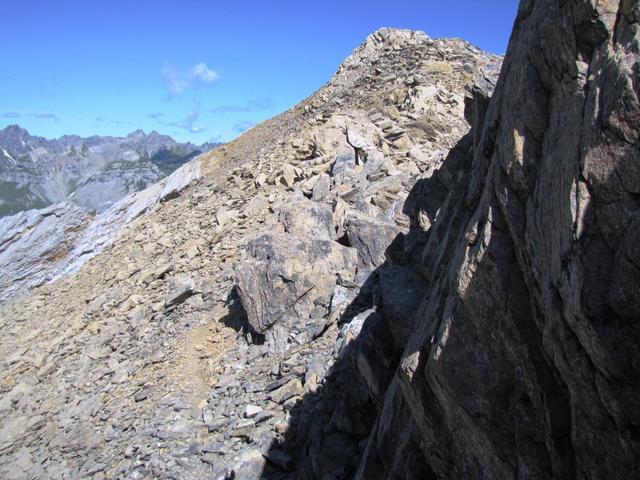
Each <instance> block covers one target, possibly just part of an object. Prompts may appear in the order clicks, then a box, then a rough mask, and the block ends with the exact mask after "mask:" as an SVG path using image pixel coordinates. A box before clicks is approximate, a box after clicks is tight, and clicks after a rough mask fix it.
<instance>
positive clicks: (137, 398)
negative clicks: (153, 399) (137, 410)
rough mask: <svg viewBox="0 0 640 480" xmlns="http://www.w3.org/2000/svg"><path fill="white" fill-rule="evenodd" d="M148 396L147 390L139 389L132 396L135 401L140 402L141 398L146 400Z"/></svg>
mask: <svg viewBox="0 0 640 480" xmlns="http://www.w3.org/2000/svg"><path fill="white" fill-rule="evenodd" d="M148 397H149V392H148V391H147V390H140V391H139V392H138V393H136V394H135V395H134V396H133V399H134V400H135V401H136V402H141V401H143V400H146V399H147V398H148Z"/></svg>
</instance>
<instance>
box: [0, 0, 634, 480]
mask: <svg viewBox="0 0 640 480" xmlns="http://www.w3.org/2000/svg"><path fill="white" fill-rule="evenodd" d="M639 21H640V5H639V4H638V2H635V1H626V0H623V1H619V2H617V1H609V2H597V3H594V2H590V1H586V0H569V1H563V2H560V1H558V0H539V1H537V2H533V1H528V0H525V1H523V2H522V3H521V5H520V9H519V12H518V17H517V19H516V22H515V26H514V31H513V34H512V38H511V41H510V44H509V48H508V51H507V54H506V56H505V57H504V58H502V57H497V56H494V55H490V54H487V53H484V52H482V51H480V50H479V49H477V48H475V47H474V46H472V45H470V44H469V43H467V42H465V41H462V40H457V39H432V38H429V37H428V36H427V35H425V34H423V33H421V32H412V31H406V30H393V29H382V30H379V31H377V32H375V33H374V34H372V35H371V36H369V37H368V38H367V40H366V41H365V43H364V44H363V45H362V46H360V47H359V48H358V49H357V50H355V51H354V52H353V54H352V55H351V56H350V57H349V58H348V59H347V60H346V61H345V62H344V63H343V65H342V66H341V67H340V69H339V70H338V72H337V73H336V74H335V76H334V77H333V78H332V79H331V80H330V81H329V83H327V84H326V85H325V86H324V87H323V88H321V89H320V90H319V91H318V92H316V93H315V94H313V95H312V96H311V97H309V98H308V99H306V100H305V101H303V102H302V103H300V104H299V105H297V106H296V107H294V108H292V109H291V110H289V111H287V112H285V113H283V114H281V115H280V116H277V117H275V118H273V119H271V120H269V121H267V122H264V123H262V124H260V125H258V126H256V127H254V128H252V129H251V130H249V131H248V132H246V133H245V134H244V135H243V136H241V137H239V138H238V139H237V140H235V141H233V142H231V143H229V144H227V145H225V146H222V147H220V148H218V149H215V150H213V151H211V152H208V153H205V154H202V155H200V156H199V157H198V158H197V159H196V160H195V161H193V162H192V163H189V164H187V165H185V167H183V168H187V170H185V171H183V172H182V173H178V175H177V176H176V177H174V178H173V180H172V179H171V177H169V179H167V180H166V181H165V183H162V184H159V186H154V187H151V189H150V190H145V191H143V192H139V193H138V194H135V195H133V196H131V197H126V198H125V199H123V202H124V203H123V204H122V208H120V209H119V210H118V211H117V212H116V211H114V212H112V216H111V217H109V218H111V219H112V220H113V219H117V220H114V221H115V222H116V223H108V222H106V221H105V222H103V223H100V224H99V225H102V227H103V230H100V229H99V228H98V227H93V228H95V229H96V230H95V232H102V231H107V232H109V234H108V235H109V239H108V241H105V242H103V243H102V247H101V248H100V249H95V251H93V250H92V244H93V243H94V240H92V239H95V238H98V237H97V236H96V235H94V236H91V235H89V236H86V235H85V236H84V237H83V238H84V243H83V242H82V241H79V240H78V239H77V238H75V237H74V238H73V239H71V240H70V243H69V245H72V247H70V248H68V249H66V250H61V251H60V252H59V253H56V254H55V255H52V253H51V252H52V251H54V250H55V247H53V246H52V247H51V248H49V247H48V246H47V244H46V242H45V239H44V238H43V235H42V234H41V233H38V227H37V226H35V227H33V228H31V227H29V228H23V227H20V226H19V225H13V226H12V227H11V228H12V229H13V230H11V231H13V232H15V233H14V234H12V235H10V236H7V237H6V238H8V239H9V240H2V241H0V255H1V254H3V251H6V248H7V247H5V245H9V246H10V248H11V249H13V251H14V252H18V251H19V249H20V248H22V246H23V245H24V244H23V243H22V242H32V244H36V245H41V246H42V249H41V250H40V251H41V252H43V253H40V254H38V255H35V254H34V255H32V256H31V257H30V258H31V260H30V261H29V262H28V264H27V265H22V266H20V265H18V264H17V263H15V262H16V261H17V260H16V259H17V258H25V257H24V255H23V256H22V257H20V255H18V254H12V256H7V257H5V258H6V259H7V260H6V261H7V265H9V267H10V268H11V269H14V271H15V272H16V274H15V276H16V278H15V279H14V280H13V281H11V282H9V285H11V284H13V282H15V281H18V280H19V279H20V274H19V273H17V272H19V271H21V270H22V271H25V269H31V270H34V269H35V270H38V271H42V270H43V269H46V268H47V263H48V262H49V263H50V262H52V261H53V262H54V263H57V262H62V263H59V265H61V266H60V267H59V269H58V270H56V273H55V275H53V274H52V275H51V276H50V278H49V277H48V278H47V279H45V280H42V281H40V282H36V283H34V284H30V285H25V286H24V289H23V290H22V294H21V295H20V296H15V297H11V295H10V296H9V297H11V298H8V299H7V300H10V301H7V302H6V304H5V305H4V307H2V309H1V310H0V338H2V340H1V342H0V362H2V369H0V477H2V478H7V479H14V478H15V479H22V478H52V479H54V478H55V479H58V478H123V479H124V478H134V479H135V478H139V479H142V478H175V479H203V478H213V479H225V478H228V479H231V478H235V479H258V478H265V479H266V478H268V479H298V478H302V479H347V478H349V479H350V478H358V479H382V478H385V479H386V478H405V479H409V478H416V479H417V478H420V479H422V478H426V479H435V478H442V479H447V478H468V479H476V478H491V479H493V478H495V479H498V478H500V479H503V478H527V479H528V478H539V479H543V478H545V479H546V478H558V479H564V478H594V479H595V478H636V477H638V474H639V473H640V472H639V471H638V469H639V465H640V440H639V438H638V431H639V428H640V419H639V418H638V412H639V411H640V408H639V407H640V405H639V404H638V403H639V400H638V399H639V398H640V395H639V394H640V392H639V391H638V390H639V388H640V381H639V380H640V378H639V377H640V352H639V351H638V344H639V340H640V332H639V331H638V327H637V325H636V323H637V322H635V321H634V319H636V318H637V317H638V312H636V310H637V309H638V305H640V293H639V292H640V288H639V285H640V274H639V273H638V272H639V270H638V269H639V268H640V251H639V250H638V249H637V248H636V244H635V241H634V240H635V239H636V238H637V236H638V232H637V231H638V225H640V223H639V220H638V211H639V210H638V207H639V205H638V198H639V197H638V193H639V192H640V190H638V185H640V170H639V169H638V165H639V163H638V160H639V158H640V157H639V153H638V152H639V147H640V131H639V130H638V129H639V125H640V121H639V120H640V104H639V102H638V95H639V94H640V92H639V91H638V87H637V86H638V84H639V81H640V78H639V77H638V75H639V72H640V65H639V50H640V34H639V32H638V22H639ZM190 172H191V173H190ZM154 189H155V190H154ZM145 192H146V193H145ZM146 199H151V200H149V201H147V200H146ZM125 205H126V206H125ZM134 205H138V206H140V205H144V207H143V208H137V207H134ZM60 208H62V209H66V210H68V211H72V210H73V207H72V206H65V207H60ZM127 212H129V213H127ZM38 215H39V216H40V220H38V219H37V217H38ZM50 217H56V218H67V219H68V218H72V216H67V214H66V213H59V214H56V213H53V212H52V213H50V214H48V215H43V214H41V213H29V212H26V213H25V218H24V220H23V224H27V225H32V224H33V225H42V224H43V223H44V222H50V224H49V226H48V227H47V228H48V229H51V228H57V227H54V225H58V223H57V222H56V220H54V219H50ZM30 222H31V223H30ZM95 222H96V219H91V220H90V221H89V222H88V224H89V225H93V224H95ZM83 225H84V224H83ZM110 225H116V226H115V227H113V228H112V227H111V226H110ZM88 228H90V227H86V226H74V224H73V223H71V224H70V226H69V228H67V229H66V230H65V231H67V232H69V231H75V230H76V229H77V230H78V231H79V232H86V231H89V230H87V229H88ZM9 230H10V229H8V228H7V231H9ZM65 235H67V234H61V236H60V238H61V239H62V238H68V237H67V236H65ZM82 235H84V234H83V233H78V237H80V236H82ZM105 235H106V234H105ZM99 238H102V237H99ZM34 242H35V243H34ZM57 242H58V240H55V239H52V240H51V243H52V244H57ZM81 245H84V246H81ZM3 249H4V250H3ZM85 250H87V251H92V252H93V253H91V255H90V256H88V258H83V259H82V260H81V261H77V259H79V258H81V257H82V252H83V251H85ZM47 252H48V253H47ZM73 252H76V253H73ZM52 257H55V258H52ZM58 257H60V258H58Z"/></svg>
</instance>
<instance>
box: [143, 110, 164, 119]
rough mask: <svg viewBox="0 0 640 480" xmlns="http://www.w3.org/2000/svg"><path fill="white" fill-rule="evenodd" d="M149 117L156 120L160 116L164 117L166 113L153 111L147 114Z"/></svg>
mask: <svg viewBox="0 0 640 480" xmlns="http://www.w3.org/2000/svg"><path fill="white" fill-rule="evenodd" d="M147 117H149V118H153V119H154V120H157V119H158V118H162V117H164V113H162V112H153V113H150V114H149V115H147Z"/></svg>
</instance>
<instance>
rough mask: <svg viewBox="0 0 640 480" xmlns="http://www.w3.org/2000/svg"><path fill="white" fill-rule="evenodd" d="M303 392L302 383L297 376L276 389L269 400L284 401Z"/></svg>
mask: <svg viewBox="0 0 640 480" xmlns="http://www.w3.org/2000/svg"><path fill="white" fill-rule="evenodd" d="M301 394H302V383H300V380H298V379H297V378H294V379H293V380H290V381H289V382H287V383H286V384H284V385H283V386H282V387H280V388H278V389H277V390H274V391H273V392H271V394H270V395H269V400H271V401H273V402H276V403H283V402H285V401H286V400H289V399H290V398H292V397H295V396H296V395H301Z"/></svg>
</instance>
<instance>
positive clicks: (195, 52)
mask: <svg viewBox="0 0 640 480" xmlns="http://www.w3.org/2000/svg"><path fill="white" fill-rule="evenodd" d="M517 4H518V2H517V1H515V0H485V1H479V0H457V1H451V2H443V1H438V0H423V1H418V0H415V1H405V0H395V1H388V0H387V1H378V0H369V1H348V0H341V1H333V0H327V1H322V2H303V1H300V0H298V1H277V0H273V1H264V0H263V1H241V0H236V1H212V0H209V1H195V0H180V1H166V0H156V1H142V0H139V1H134V0H129V1H122V0H111V1H106V0H105V1H92V0H84V1H66V0H58V1H52V0H41V1H33V0H19V1H18V0H16V1H11V0H0V18H1V19H2V25H1V26H0V128H3V127H5V126H6V125H9V124H12V123H17V124H19V125H21V126H23V127H24V128H27V129H28V130H29V131H30V132H31V133H32V134H36V135H41V136H44V137H48V138H51V137H57V136H60V135H63V134H65V133H69V134H78V135H82V136H88V135H93V134H96V135H125V134H127V133H128V132H131V131H133V130H135V129H138V128H141V129H143V130H145V131H146V132H149V131H151V130H154V129H155V130H157V131H159V132H161V133H166V134H169V135H172V136H173V137H174V138H176V139H178V140H180V141H187V140H190V141H193V142H196V143H202V142H205V141H208V140H223V141H228V140H230V139H232V138H234V137H235V136H237V135H238V133H239V132H241V131H242V130H243V129H245V128H247V127H248V126H250V125H252V124H253V123H255V122H259V121H262V120H264V119H266V118H269V117H272V116H273V115H275V114H277V113H279V112H281V111H283V110H286V109H287V108H289V107H291V106H293V105H295V104H296V103H297V102H299V101H300V100H302V99H303V98H305V97H307V96H308V95H309V94H311V93H312V92H314V91H315V90H316V89H318V88H319V87H321V86H322V85H323V84H324V83H325V82H326V81H328V80H329V78H330V77H331V75H333V73H334V72H335V71H336V69H337V68H338V66H339V65H340V63H341V62H342V61H343V60H344V58H345V57H347V56H348V55H349V54H350V53H351V52H352V51H353V50H354V49H355V48H356V47H357V46H358V45H359V44H360V43H362V42H363V41H364V40H365V38H366V37H367V35H368V34H369V33H371V32H373V31H375V30H376V29H378V28H381V27H397V28H411V29H416V30H423V31H425V32H426V33H427V34H428V35H430V36H431V37H461V38H464V39H466V40H468V41H470V42H472V43H474V44H476V45H477V46H479V47H481V48H483V49H485V50H488V51H491V52H494V53H504V51H505V49H506V45H507V41H508V38H509V34H510V32H511V27H512V25H513V21H514V19H515V12H516V10H517Z"/></svg>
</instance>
